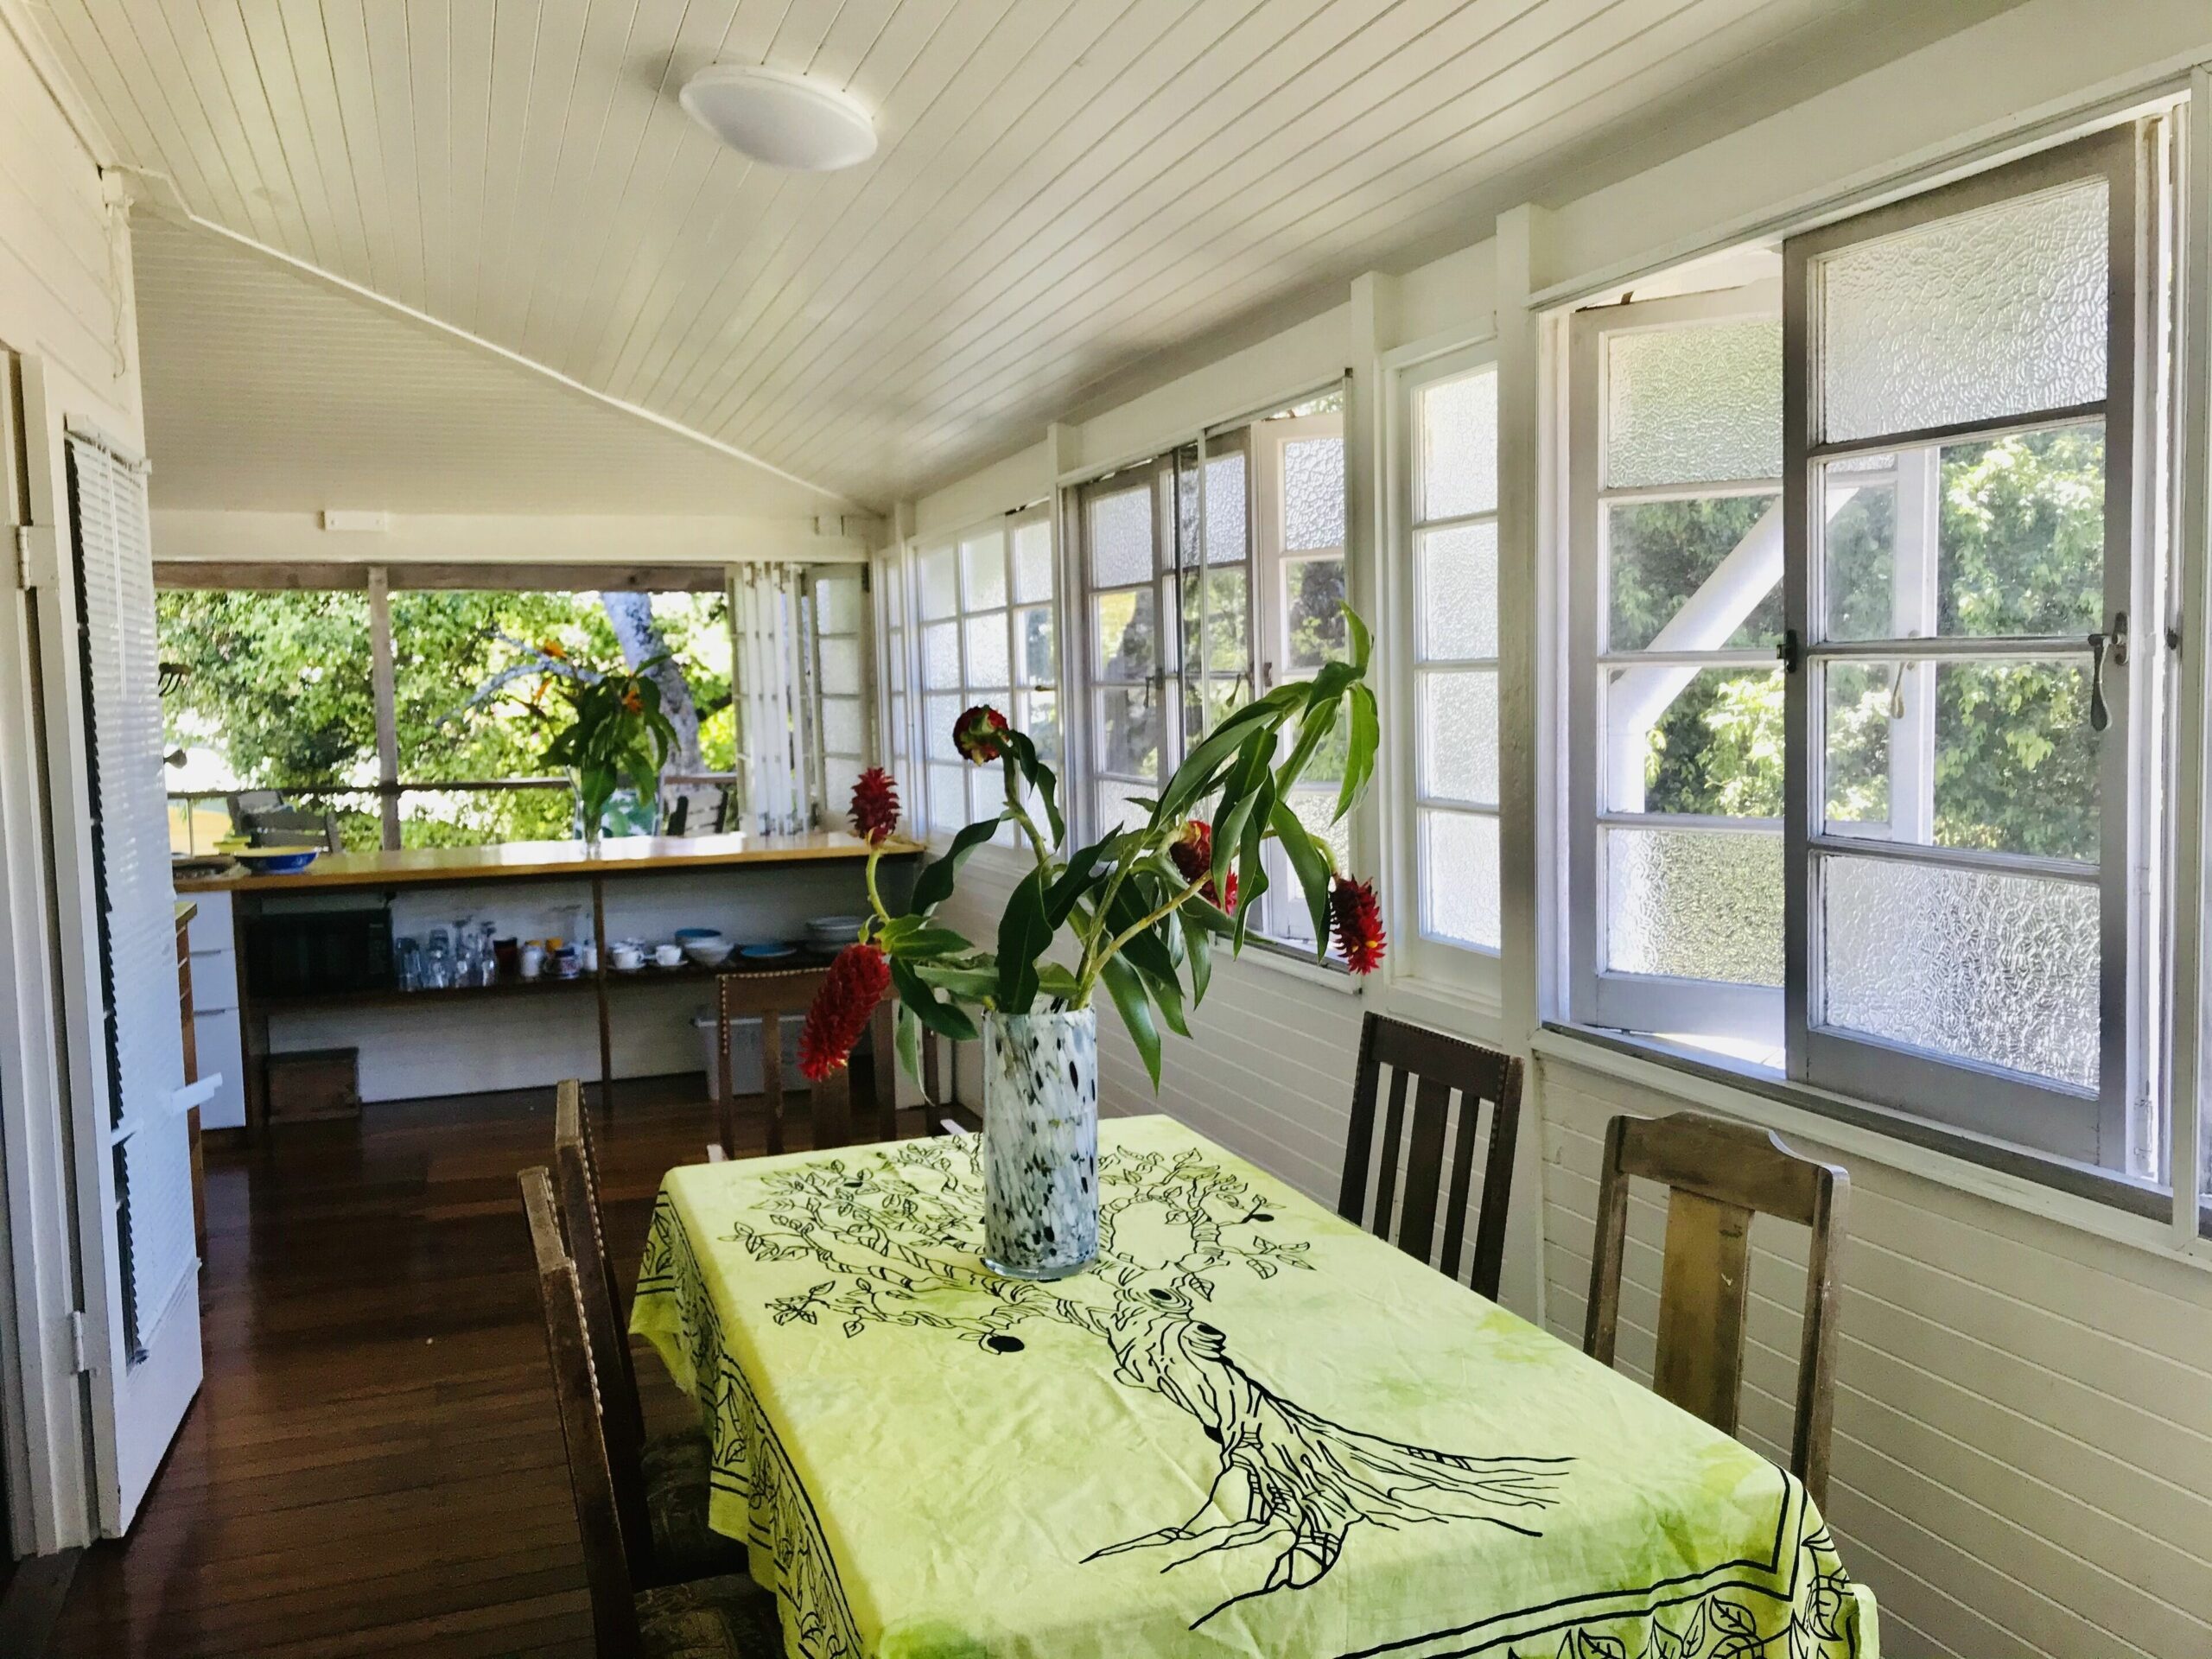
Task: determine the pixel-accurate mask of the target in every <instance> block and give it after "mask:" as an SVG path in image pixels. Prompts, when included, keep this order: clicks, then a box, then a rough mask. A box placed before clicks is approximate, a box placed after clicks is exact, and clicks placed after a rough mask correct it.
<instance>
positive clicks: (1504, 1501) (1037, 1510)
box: [631, 1117, 1876, 1659]
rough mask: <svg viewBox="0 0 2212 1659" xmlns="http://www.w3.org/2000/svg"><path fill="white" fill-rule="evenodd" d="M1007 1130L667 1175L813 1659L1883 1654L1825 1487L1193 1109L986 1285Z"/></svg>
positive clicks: (709, 1385)
mask: <svg viewBox="0 0 2212 1659" xmlns="http://www.w3.org/2000/svg"><path fill="white" fill-rule="evenodd" d="M976 1144H977V1143H976V1141H975V1140H974V1139H973V1138H966V1137H962V1138H939V1139H931V1140H922V1141H900V1142H896V1143H893V1144H892V1145H888V1146H882V1147H849V1148H847V1149H845V1150H843V1151H842V1152H834V1153H804V1154H795V1155H792V1156H790V1157H784V1158H767V1159H753V1160H746V1161H743V1162H739V1163H727V1164H702V1165H695V1166H687V1167H684V1168H680V1169H677V1170H673V1171H671V1172H670V1173H669V1176H668V1179H667V1180H666V1182H665V1183H664V1185H663V1188H662V1191H661V1194H660V1199H659V1202H658V1205H656V1207H655V1210H654V1214H653V1224H652V1236H651V1239H650V1241H649V1243H648V1244H647V1246H646V1250H645V1264H644V1267H643V1269H642V1271H641V1273H640V1275H639V1287H638V1296H637V1302H636V1306H635V1309H634V1311H633V1313H632V1319H631V1324H632V1329H633V1330H635V1331H637V1332H639V1333H640V1334H642V1335H644V1336H645V1337H647V1338H650V1339H651V1340H652V1343H653V1344H654V1345H655V1347H656V1348H658V1351H660V1353H661V1355H662V1357H664V1359H665V1360H666V1362H667V1363H668V1366H669V1369H670V1370H671V1372H673V1373H674V1375H675V1376H676V1378H677V1382H678V1383H680V1384H681V1385H682V1386H683V1387H685V1388H686V1389H691V1390H694V1391H695V1392H696V1395H697V1396H698V1399H699V1402H700V1404H701V1407H702V1410H703V1411H704V1412H705V1414H706V1416H707V1420H708V1421H709V1423H710V1425H711V1427H712V1433H713V1437H714V1444H715V1477H714V1478H715V1491H714V1497H713V1520H714V1524H715V1526H716V1527H717V1528H718V1529H721V1530H722V1531H724V1532H727V1533H728V1534H730V1535H732V1536H734V1537H739V1538H742V1539H745V1540H746V1541H747V1542H748V1543H749V1544H750V1546H751V1554H752V1562H753V1573H754V1574H755V1576H757V1577H758V1578H760V1580H761V1581H762V1582H763V1583H766V1584H768V1585H770V1586H772V1587H774V1588H775V1590H776V1591H777V1592H778V1593H779V1597H780V1598H781V1599H782V1604H783V1611H784V1624H785V1643H786V1646H787V1647H788V1649H789V1651H790V1653H791V1654H792V1655H794V1656H798V1655H804V1656H809V1659H816V1656H826V1659H842V1656H859V1655H870V1656H880V1659H980V1656H985V1655H988V1656H1013V1655H1020V1656H1036V1659H1086V1656H1097V1659H1141V1656H1154V1655H1199V1654H1205V1655H1229V1654H1237V1655H1251V1656H1261V1655H1265V1656H1270V1659H1280V1656H1291V1655H1301V1656H1302V1655H1340V1656H1351V1655H1357V1656H1383V1655H1389V1656H1391V1659H1444V1656H1447V1655H1459V1654H1485V1655H1495V1656H1499V1659H1505V1656H1513V1659H1535V1656H1542V1659H1555V1656H1566V1659H1847V1656H1849V1659H1858V1656H1865V1659H1874V1656H1875V1653H1876V1644H1875V1630H1874V1607H1873V1603H1872V1599H1871V1598H1870V1597H1868V1596H1867V1595H1866V1592H1865V1591H1864V1590H1863V1588H1862V1587H1860V1586H1856V1585H1853V1583H1852V1582H1851V1581H1850V1580H1849V1579H1848V1578H1847V1575H1846V1574H1845V1573H1844V1570H1843V1567H1842V1565H1841V1563H1840V1561H1839V1560H1837V1558H1836V1555H1835V1552H1834V1548H1833V1546H1832V1545H1831V1543H1830V1541H1829V1538H1828V1535H1827V1531H1826V1530H1825V1529H1824V1528H1823V1527H1822V1525H1821V1519H1820V1516H1819V1515H1818V1514H1817V1513H1816V1512H1815V1510H1814V1508H1813V1506H1812V1504H1811V1503H1810V1502H1808V1499H1807V1497H1806V1496H1805V1493H1804V1490H1803V1488H1802V1487H1801V1486H1800V1485H1799V1484H1797V1483H1796V1481H1794V1480H1791V1479H1789V1478H1788V1477H1786V1476H1785V1475H1783V1473H1781V1472H1780V1471H1777V1469H1775V1468H1774V1467H1773V1465H1770V1464H1768V1463H1767V1462H1765V1461H1764V1460H1763V1459H1760V1458H1758V1456H1756V1455H1755V1454H1753V1453H1752V1452H1749V1451H1747V1450H1745V1448H1743V1447H1742V1446H1738V1444H1737V1443H1736V1442H1735V1441H1733V1440H1729V1439H1727V1438H1726V1437H1725V1436H1723V1435H1721V1434H1719V1433H1715V1432H1714V1431H1713V1430H1712V1429H1710V1428H1708V1427H1706V1426H1705V1425H1704V1424H1702V1423H1700V1422H1699V1421H1696V1420H1694V1418H1691V1417H1689V1416H1688V1415H1687V1414H1684V1413H1682V1412H1680V1411H1678V1410H1676V1409H1675V1408H1674V1407H1672V1406H1670V1405H1669V1404H1667V1403H1666V1402H1664V1401H1662V1400H1661V1399H1659V1398H1658V1397H1657V1396H1656V1395H1653V1394H1651V1393H1649V1392H1648V1391H1647V1390H1646V1389H1643V1388H1641V1387H1638V1386H1637V1384H1636V1383H1633V1382H1631V1381H1630V1379H1629V1378H1627V1377H1625V1376H1616V1375H1614V1374H1613V1373H1611V1372H1609V1371H1607V1370H1604V1369H1602V1368H1600V1367H1599V1366H1598V1365H1597V1364H1595V1363H1592V1361H1590V1360H1588V1359H1586V1358H1585V1357H1583V1356H1582V1355H1581V1354H1580V1353H1578V1352H1577V1351H1574V1350H1573V1349H1572V1348H1570V1347H1568V1346H1567V1344H1564V1343H1561V1342H1560V1341H1559V1340H1558V1339H1557V1338H1554V1337H1552V1336H1550V1335H1548V1334H1547V1333H1546V1332H1542V1331H1540V1330H1538V1329H1536V1328H1535V1326H1533V1325H1529V1324H1527V1323H1525V1322H1524V1321H1522V1320H1521V1319H1517V1318H1516V1317H1515V1316H1514V1315H1512V1314H1511V1313H1507V1312H1506V1311H1505V1310H1503V1308H1500V1307H1497V1306H1494V1305H1492V1304H1491V1303H1490V1302H1487V1301H1484V1300H1482V1299H1481V1298H1479V1297H1478V1296H1476V1295H1474V1294H1472V1293H1471V1292H1469V1291H1468V1290H1467V1289H1465V1287H1462V1286H1459V1285H1457V1284H1454V1283H1453V1282H1452V1281H1450V1280H1448V1279H1446V1278H1445V1277H1443V1276H1442V1275H1441V1274H1437V1273H1434V1272H1432V1271H1431V1270H1430V1269H1428V1268H1425V1267H1422V1266H1421V1264H1419V1263H1418V1262H1414V1261H1412V1260H1411V1259H1410V1258H1408V1257H1407V1256H1405V1255H1401V1254H1400V1253H1399V1252H1398V1251H1396V1250H1395V1249H1391V1248H1390V1247H1389V1246H1388V1245H1386V1244H1383V1243H1381V1242H1379V1241H1378V1240H1376V1239H1374V1238H1372V1237H1370V1236H1368V1235H1367V1234H1365V1233H1363V1232H1361V1231H1360V1230H1357V1229H1356V1228H1354V1227H1352V1226H1351V1225H1349V1224H1346V1223H1344V1222H1343V1221H1341V1220H1339V1219H1338V1217H1335V1216H1333V1215H1331V1214H1329V1213H1328V1212H1327V1211H1324V1210H1322V1209H1321V1208H1320V1207H1319V1206H1318V1205H1314V1204H1313V1203H1311V1202H1309V1201H1307V1200H1306V1199H1305V1198H1301V1197H1300V1196H1298V1195H1297V1194H1296V1193H1295V1192H1292V1191H1291V1190H1290V1189H1288V1188H1287V1187H1286V1186H1285V1185H1283V1184H1282V1183H1281V1182H1280V1181H1277V1180H1275V1179H1272V1178H1271V1177H1268V1176H1266V1175H1263V1174H1262V1173H1260V1172H1258V1171H1257V1170H1255V1169H1254V1168H1253V1167H1252V1166H1250V1165H1249V1164H1246V1163H1244V1162H1243V1161H1241V1160H1238V1159H1236V1158H1234V1157H1232V1156H1230V1154H1227V1153H1225V1152H1223V1151H1222V1150H1221V1149H1220V1148H1218V1147H1215V1146H1213V1145H1211V1143H1209V1142H1207V1141H1204V1140H1202V1139H1200V1138H1199V1137H1198V1135H1194V1134H1192V1132H1191V1131H1190V1130H1188V1129H1186V1128H1183V1127H1181V1126H1180V1125H1179V1124H1177V1123H1175V1122H1172V1121H1170V1120H1168V1119H1166V1118H1164V1117H1139V1118H1122V1119H1116V1120H1111V1121H1109V1122H1107V1123H1106V1124H1104V1125H1103V1126H1102V1135H1101V1146H1100V1154H1099V1176H1098V1180H1099V1191H1100V1194H1101V1198H1102V1206H1101V1208H1102V1215H1101V1246H1102V1248H1101V1255H1100V1259H1099V1261H1098V1262H1097V1263H1096V1265H1094V1266H1093V1267H1092V1268H1090V1269H1089V1270H1088V1271H1086V1272H1084V1273H1083V1274H1078V1275H1077V1276H1076V1277H1074V1278H1072V1279H1068V1280H1065V1281H1061V1282H1059V1283H1058V1284H1055V1285H1023V1284H1017V1283H1014V1282H1012V1281H1006V1280H1001V1279H997V1278H995V1277H993V1276H991V1275H990V1274H987V1273H986V1272H985V1271H984V1270H983V1268H982V1264H981V1262H979V1261H978V1259H977V1256H976V1249H977V1246H978V1244H979V1243H980V1238H981V1232H982V1222H981V1214H980V1212H981V1195H980V1177H979V1173H978V1169H977V1164H976Z"/></svg>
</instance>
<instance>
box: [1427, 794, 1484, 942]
mask: <svg viewBox="0 0 2212 1659" xmlns="http://www.w3.org/2000/svg"><path fill="white" fill-rule="evenodd" d="M1497 892H1498V878H1497V819H1496V818H1491V817H1479V816H1478V815H1477V814H1475V813H1472V812H1446V811H1440V810H1437V809H1436V808H1434V807H1426V806H1425V807H1423V808H1422V809H1421V931H1423V932H1424V933H1426V934H1427V935H1428V936H1429V937H1430V938H1440V939H1451V940H1453V941H1456V942H1457V943H1459V944H1475V945H1480V946H1482V947H1483V948H1484V949H1485V950H1497V948H1498V920H1497Z"/></svg>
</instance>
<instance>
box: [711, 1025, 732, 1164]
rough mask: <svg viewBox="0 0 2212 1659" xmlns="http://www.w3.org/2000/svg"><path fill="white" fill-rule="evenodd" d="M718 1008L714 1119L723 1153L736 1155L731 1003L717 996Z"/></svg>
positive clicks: (730, 1156) (724, 1154) (727, 1156)
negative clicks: (731, 1062) (731, 1058)
mask: <svg viewBox="0 0 2212 1659" xmlns="http://www.w3.org/2000/svg"><path fill="white" fill-rule="evenodd" d="M715 1001H716V1004H717V1006H716V1007H715V1123H716V1125H717V1127H718V1128H719V1131H720V1133H721V1154H722V1156H723V1157H725V1158H734V1157H736V1156H737V1085H736V1080H735V1079H734V1077H732V1076H731V1074H730V1063H729V1005H728V1002H727V1001H723V1000H722V999H721V998H720V997H717V998H716V999H715Z"/></svg>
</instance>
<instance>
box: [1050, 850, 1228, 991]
mask: <svg viewBox="0 0 2212 1659" xmlns="http://www.w3.org/2000/svg"><path fill="white" fill-rule="evenodd" d="M1210 879H1211V878H1210V877H1209V876H1205V875H1202V876H1200V877H1199V878H1198V880H1195V881H1193V882H1192V883H1191V885H1190V886H1189V887H1185V888H1184V889H1183V890H1182V891H1181V892H1180V893H1177V894H1176V895H1175V896H1174V897H1173V899H1169V900H1168V901H1167V902H1166V904H1164V905H1162V906H1160V907H1159V908H1158V909H1157V910H1155V911H1154V912H1152V913H1151V914H1150V915H1148V916H1147V917H1146V918H1144V919H1143V920H1142V921H1141V922H1136V923H1134V924H1132V925H1130V926H1128V927H1127V928H1125V929H1123V930H1122V931H1121V932H1119V933H1116V935H1115V936H1114V937H1113V938H1111V939H1109V940H1108V941H1107V943H1106V948H1105V949H1104V950H1100V951H1099V952H1098V953H1097V960H1096V962H1095V963H1091V964H1090V966H1089V968H1088V969H1087V971H1086V972H1085V973H1084V976H1083V978H1081V979H1080V980H1078V981H1077V983H1076V990H1077V994H1078V995H1083V996H1086V997H1087V996H1088V995H1089V994H1090V987H1091V984H1092V982H1094V981H1096V978H1097V977H1098V976H1099V974H1101V973H1102V972H1103V971H1104V970H1105V967H1106V963H1107V960H1108V959H1109V957H1113V956H1115V955H1116V953H1118V952H1119V951H1120V950H1121V948H1122V946H1123V945H1125V944H1128V942H1129V941H1130V940H1131V939H1134V938H1136V936H1137V935H1138V934H1140V933H1141V932H1143V931H1145V929H1147V928H1148V927H1150V926H1151V925H1153V924H1154V922H1158V921H1161V920H1164V919H1165V918H1167V917H1169V916H1172V915H1173V914H1174V913H1175V912H1177V911H1178V910H1179V909H1180V908H1182V906H1183V903H1184V901H1185V899H1189V898H1190V896H1191V895H1192V893H1196V892H1198V890H1199V889H1200V888H1201V887H1205V884H1206V882H1207V881H1208V880H1210ZM1100 913H1101V915H1102V916H1103V913H1104V912H1100ZM1098 931H1099V932H1100V934H1102V935H1103V933H1104V932H1105V931H1106V928H1105V925H1104V923H1103V921H1102V922H1101V923H1100V925H1099V929H1098Z"/></svg>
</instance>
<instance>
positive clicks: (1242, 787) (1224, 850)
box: [1212, 730, 1274, 909]
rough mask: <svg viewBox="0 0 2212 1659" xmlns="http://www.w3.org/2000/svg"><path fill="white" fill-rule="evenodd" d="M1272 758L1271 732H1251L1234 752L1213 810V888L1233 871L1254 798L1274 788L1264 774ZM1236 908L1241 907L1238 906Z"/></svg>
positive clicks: (1223, 884) (1225, 879) (1218, 885)
mask: <svg viewBox="0 0 2212 1659" xmlns="http://www.w3.org/2000/svg"><path fill="white" fill-rule="evenodd" d="M1273 758H1274V732H1273V731H1272V730H1259V731H1254V732H1251V733H1250V734H1249V735H1248V737H1247V739H1246V741H1245V744H1244V747H1243V749H1242V750H1240V751H1239V752H1238V753H1237V757H1236V766H1234V767H1232V768H1231V769H1230V773H1229V778H1228V781H1227V782H1225V783H1224V784H1223V785H1222V789H1221V798H1220V800H1219V801H1218V802H1217V804H1216V805H1215V808H1214V819H1213V872H1212V874H1213V880H1214V885H1215V886H1216V887H1221V888H1223V890H1224V891H1226V888H1227V882H1228V878H1229V873H1230V871H1231V870H1232V869H1235V868H1236V859H1237V849H1238V844H1239V842H1242V841H1243V836H1244V825H1245V823H1246V822H1247V821H1248V820H1249V818H1250V817H1251V816H1252V807H1253V800H1254V798H1255V795H1256V794H1257V793H1258V791H1259V790H1260V789H1261V787H1262V785H1265V786H1266V787H1268V788H1269V789H1270V790H1272V788H1273V786H1274V779H1272V778H1271V777H1269V775H1268V761H1269V760H1272V759H1273ZM1264 822H1265V820H1264V818H1263V819H1262V823H1264ZM1238 908H1239V909H1242V908H1243V906H1242V905H1241V904H1240V905H1239V906H1238Z"/></svg>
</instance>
